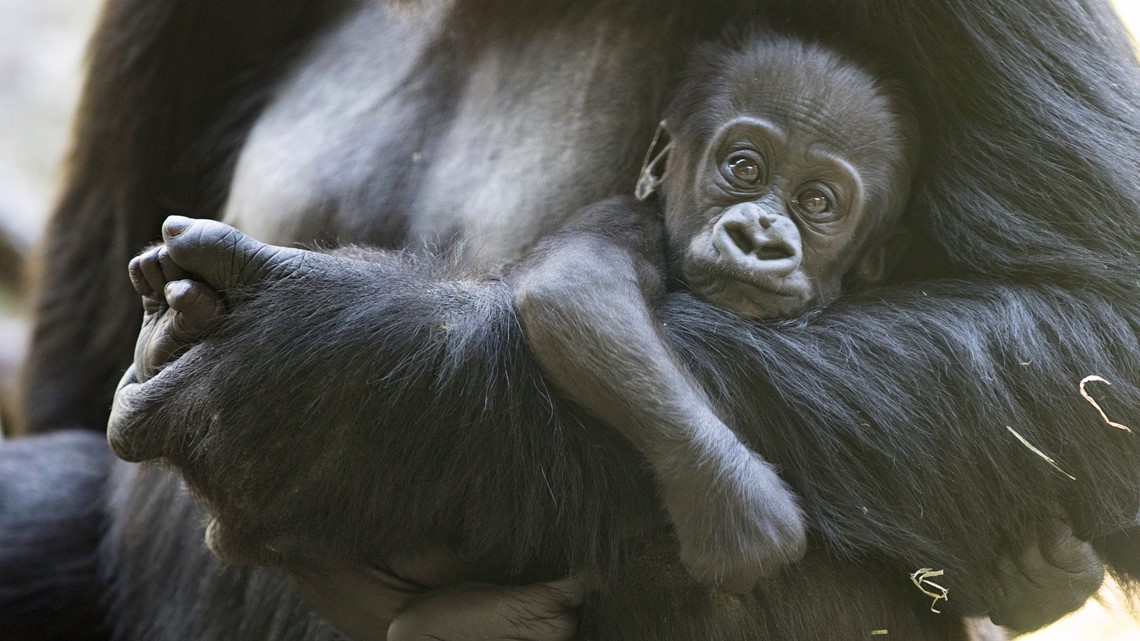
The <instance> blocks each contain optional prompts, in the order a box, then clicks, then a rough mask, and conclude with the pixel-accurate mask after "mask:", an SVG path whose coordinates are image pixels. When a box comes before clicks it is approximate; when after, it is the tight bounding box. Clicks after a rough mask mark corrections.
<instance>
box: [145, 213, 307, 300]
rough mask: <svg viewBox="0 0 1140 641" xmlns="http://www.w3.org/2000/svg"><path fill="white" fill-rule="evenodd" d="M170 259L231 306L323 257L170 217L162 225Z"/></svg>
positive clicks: (215, 225) (227, 229)
mask: <svg viewBox="0 0 1140 641" xmlns="http://www.w3.org/2000/svg"><path fill="white" fill-rule="evenodd" d="M162 239H163V243H164V245H163V246H164V247H165V249H166V251H167V252H168V253H169V256H170V259H171V260H172V261H173V262H174V263H175V264H176V265H177V266H178V267H180V268H182V269H184V270H186V271H187V272H189V273H190V274H191V275H192V276H193V278H195V279H197V280H200V281H202V282H204V283H206V284H207V285H209V286H210V287H211V288H213V289H214V290H215V291H218V292H221V293H222V294H223V295H224V296H225V297H226V301H227V302H228V303H230V305H231V306H232V305H233V304H234V303H235V302H236V301H235V300H234V299H235V298H236V299H239V300H240V298H241V296H242V295H243V292H242V290H243V288H245V287H249V286H253V285H257V284H260V283H265V282H268V281H273V280H277V279H280V278H284V277H286V276H289V275H292V274H294V273H296V272H298V271H300V270H302V269H303V268H304V266H305V264H306V262H308V261H311V260H317V258H316V257H317V256H320V255H319V254H314V253H313V252H310V251H306V250H303V249H292V248H289V247H277V246H275V245H267V244H265V243H263V242H260V241H257V240H254V239H253V238H250V237H249V236H247V235H245V234H243V233H242V232H240V231H238V230H236V229H234V228H233V227H230V226H229V225H226V224H224V223H220V222H217V221H215V220H201V219H191V218H185V217H183V216H171V217H169V218H167V219H166V222H164V223H163V225H162Z"/></svg>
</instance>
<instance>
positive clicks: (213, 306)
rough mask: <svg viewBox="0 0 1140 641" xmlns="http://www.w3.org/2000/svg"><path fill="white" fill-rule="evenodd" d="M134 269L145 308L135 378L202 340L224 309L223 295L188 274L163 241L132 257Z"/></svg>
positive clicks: (145, 376) (132, 273)
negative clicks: (173, 258)
mask: <svg viewBox="0 0 1140 641" xmlns="http://www.w3.org/2000/svg"><path fill="white" fill-rule="evenodd" d="M129 273H130V277H131V284H132V285H134V288H135V291H136V292H138V293H139V295H140V296H142V298H143V310H144V312H145V316H144V317H143V325H142V329H141V330H140V332H139V339H138V341H137V342H136V343H135V363H134V365H135V368H134V376H135V379H136V380H138V381H139V382H143V381H147V380H150V379H151V378H152V377H153V376H154V375H155V374H157V373H158V371H159V370H160V369H162V367H163V366H164V365H166V364H167V363H169V362H170V361H172V360H174V359H175V358H176V357H177V356H178V354H179V353H180V352H182V351H183V350H184V349H185V348H186V347H188V346H190V345H192V344H193V343H195V342H197V340H198V339H199V338H200V337H201V336H202V334H204V333H205V332H206V330H208V329H209V328H210V326H211V325H212V324H213V323H214V321H215V320H216V319H217V318H218V317H219V316H221V315H222V313H223V312H224V309H223V307H222V303H221V300H220V299H219V298H218V295H217V294H216V293H215V292H214V291H213V290H212V289H210V288H209V287H207V286H206V285H204V284H202V283H199V282H196V281H193V280H189V279H188V278H187V274H186V272H185V271H183V270H182V269H181V268H179V267H178V266H177V265H176V264H174V263H173V262H172V261H171V260H170V256H169V255H168V254H167V252H166V249H165V248H164V247H162V246H158V247H153V248H151V249H149V250H147V251H146V252H143V253H142V254H140V255H139V256H136V257H135V258H133V259H132V260H131V263H130V266H129Z"/></svg>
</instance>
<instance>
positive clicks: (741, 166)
mask: <svg viewBox="0 0 1140 641" xmlns="http://www.w3.org/2000/svg"><path fill="white" fill-rule="evenodd" d="M726 164H727V165H728V173H729V174H730V176H729V178H730V180H731V181H732V182H733V183H734V184H736V185H737V186H741V187H755V186H756V185H757V184H759V183H760V181H761V180H762V179H763V178H764V172H763V170H762V169H761V167H760V159H759V158H757V157H756V156H755V155H753V154H744V153H736V154H733V155H731V156H729V157H728V160H727V162H726Z"/></svg>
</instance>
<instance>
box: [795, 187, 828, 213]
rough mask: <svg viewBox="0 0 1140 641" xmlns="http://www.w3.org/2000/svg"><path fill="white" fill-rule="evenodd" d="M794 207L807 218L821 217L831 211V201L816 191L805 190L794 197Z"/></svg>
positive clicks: (825, 195)
mask: <svg viewBox="0 0 1140 641" xmlns="http://www.w3.org/2000/svg"><path fill="white" fill-rule="evenodd" d="M796 207H797V208H798V209H799V210H800V211H802V212H803V213H805V214H807V215H809V216H821V215H823V214H826V213H827V212H829V211H831V199H829V198H828V197H827V194H825V193H823V192H822V191H820V190H818V189H805V190H803V191H801V192H800V195H799V196H796Z"/></svg>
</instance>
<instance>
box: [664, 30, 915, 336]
mask: <svg viewBox="0 0 1140 641" xmlns="http://www.w3.org/2000/svg"><path fill="white" fill-rule="evenodd" d="M690 78H691V80H690V81H689V82H687V83H684V84H683V85H682V87H681V89H680V91H679V93H678V95H677V98H676V99H675V100H674V101H673V103H672V106H671V107H670V109H669V112H668V115H667V123H668V125H667V127H668V128H669V130H670V133H671V135H672V137H673V141H674V146H673V150H672V152H671V153H670V157H669V163H668V168H667V170H666V172H665V175H664V177H663V182H662V193H663V197H664V200H665V224H666V229H667V234H668V237H669V246H670V254H671V258H672V262H673V264H674V266H675V269H677V270H678V271H679V274H678V275H679V276H680V278H681V279H682V280H683V281H684V282H685V283H687V284H688V286H689V287H691V288H692V289H693V291H694V292H695V293H697V294H698V295H699V296H701V297H702V298H705V299H706V300H708V301H710V302H712V303H715V304H716V305H718V306H721V307H724V308H726V309H730V310H732V311H735V312H737V313H740V314H743V315H745V316H749V317H754V318H773V317H779V316H787V315H790V314H793V313H795V312H798V311H799V310H801V309H803V308H804V307H805V306H808V305H811V304H823V303H826V302H829V301H831V300H834V299H835V298H836V297H837V296H838V295H839V293H840V290H841V288H842V286H843V284H844V282H853V283H872V282H875V281H877V280H878V279H880V278H881V277H882V274H883V268H884V261H885V257H884V252H885V247H886V245H887V243H888V240H889V239H890V238H891V237H893V236H896V235H897V222H898V219H899V217H900V213H901V211H902V208H903V206H904V204H905V203H906V200H907V196H908V193H909V190H910V182H911V176H912V175H913V173H914V167H915V164H916V156H917V153H916V149H917V125H916V124H915V122H914V119H913V117H912V115H911V110H910V108H909V105H908V104H907V103H906V100H905V99H904V97H903V96H902V94H901V92H899V91H898V90H897V89H896V88H894V86H893V85H892V84H891V83H889V82H886V81H884V80H883V79H882V78H881V77H877V76H876V75H874V74H872V73H870V72H869V71H867V70H866V69H865V68H864V67H862V66H860V65H859V64H857V63H855V62H854V61H853V60H851V59H850V58H847V57H844V56H841V55H840V54H838V53H836V52H834V51H832V50H830V49H827V48H824V47H822V46H820V45H816V44H812V43H808V42H804V41H801V40H795V39H792V38H787V37H781V36H771V35H766V36H763V37H761V38H758V39H757V38H752V39H749V40H748V41H747V44H745V45H744V46H742V47H732V48H728V47H721V48H716V49H709V50H707V51H705V52H703V55H702V56H701V59H700V61H699V63H698V65H697V68H696V70H695V71H694V73H692V74H691V75H690Z"/></svg>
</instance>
